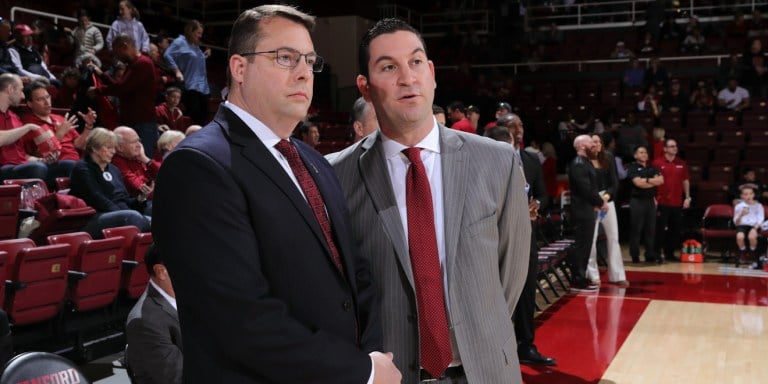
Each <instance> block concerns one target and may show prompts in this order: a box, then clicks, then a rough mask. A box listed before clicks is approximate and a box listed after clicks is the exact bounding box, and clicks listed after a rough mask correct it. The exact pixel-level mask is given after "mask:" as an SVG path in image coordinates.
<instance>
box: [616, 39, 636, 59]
mask: <svg viewBox="0 0 768 384" xmlns="http://www.w3.org/2000/svg"><path fill="white" fill-rule="evenodd" d="M633 57H635V53H634V52H632V51H631V50H630V49H629V48H627V46H626V44H624V41H622V40H619V41H617V42H616V46H615V47H614V48H613V51H612V52H611V59H631V58H633Z"/></svg>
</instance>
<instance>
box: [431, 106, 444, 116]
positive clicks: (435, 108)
mask: <svg viewBox="0 0 768 384" xmlns="http://www.w3.org/2000/svg"><path fill="white" fill-rule="evenodd" d="M438 113H442V114H443V115H445V110H444V109H443V107H441V106H439V105H437V104H432V114H433V115H437V114H438Z"/></svg>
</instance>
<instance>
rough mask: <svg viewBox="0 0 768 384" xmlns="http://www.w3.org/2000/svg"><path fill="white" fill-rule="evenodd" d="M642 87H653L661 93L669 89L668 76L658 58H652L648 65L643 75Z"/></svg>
mask: <svg viewBox="0 0 768 384" xmlns="http://www.w3.org/2000/svg"><path fill="white" fill-rule="evenodd" d="M643 85H645V86H646V87H648V86H651V85H655V86H656V89H657V90H659V91H662V92H666V90H667V88H669V74H668V73H667V69H666V68H664V67H662V66H661V60H659V58H658V57H654V58H652V59H651V61H650V62H649V63H648V69H646V70H645V74H644V75H643Z"/></svg>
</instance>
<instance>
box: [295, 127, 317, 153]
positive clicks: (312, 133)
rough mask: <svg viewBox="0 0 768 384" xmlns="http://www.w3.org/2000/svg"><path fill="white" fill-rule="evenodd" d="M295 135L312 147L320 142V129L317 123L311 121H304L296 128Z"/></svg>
mask: <svg viewBox="0 0 768 384" xmlns="http://www.w3.org/2000/svg"><path fill="white" fill-rule="evenodd" d="M296 137H298V138H299V139H301V141H303V142H304V143H306V144H307V145H309V146H310V147H312V148H316V147H317V144H319V143H320V130H319V129H318V128H317V124H315V123H313V122H311V121H305V122H302V123H301V124H299V126H298V127H297V128H296Z"/></svg>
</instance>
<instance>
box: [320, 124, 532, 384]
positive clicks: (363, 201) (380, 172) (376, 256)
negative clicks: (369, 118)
mask: <svg viewBox="0 0 768 384" xmlns="http://www.w3.org/2000/svg"><path fill="white" fill-rule="evenodd" d="M440 147H441V159H442V170H443V171H442V172H443V196H444V197H443V199H444V207H445V241H446V244H445V251H446V260H447V273H448V299H447V300H448V305H449V308H450V318H449V322H450V325H451V327H452V329H453V333H454V335H455V337H456V342H457V346H458V349H459V355H460V357H461V360H462V364H463V366H464V371H465V372H466V375H467V379H468V380H469V382H470V383H480V384H482V383H488V384H498V383H505V384H509V383H520V382H522V380H521V377H520V366H519V362H518V359H517V342H516V340H515V334H514V329H513V326H512V320H511V317H512V312H513V310H514V308H515V305H516V303H517V300H518V298H519V297H520V292H521V291H522V288H523V284H524V283H525V279H526V275H527V268H528V258H529V257H528V249H529V248H528V247H529V244H530V239H531V233H530V231H531V224H530V221H529V219H528V204H527V198H526V195H525V187H524V181H523V177H522V171H521V170H522V168H521V163H520V159H519V157H518V156H517V155H516V154H515V153H514V151H513V149H512V147H511V146H510V145H508V144H501V143H497V142H494V141H492V140H489V139H486V138H483V137H479V136H476V135H471V134H466V133H463V132H457V131H454V130H450V129H447V128H445V127H440ZM332 165H333V166H334V168H335V169H336V173H337V175H338V177H339V180H340V181H341V184H342V189H343V190H344V194H345V195H346V198H347V203H348V206H349V209H350V211H351V224H352V225H351V226H350V227H351V228H352V231H353V236H354V238H355V240H356V242H357V243H358V244H359V246H360V249H361V251H362V254H363V255H366V256H368V257H370V259H371V270H372V272H373V280H374V283H375V284H376V286H377V288H378V294H379V296H380V297H381V302H382V306H383V307H382V309H383V310H382V323H383V330H384V351H391V352H393V353H394V356H395V364H396V365H397V367H398V368H399V369H400V371H401V372H402V373H403V383H418V381H419V380H418V377H419V376H418V375H419V342H418V340H419V334H418V320H417V319H418V317H417V316H418V313H417V306H416V293H415V288H414V283H413V273H412V270H411V259H410V256H409V253H408V244H407V241H406V237H405V234H404V231H403V224H402V222H401V219H400V215H399V213H398V208H397V203H396V201H395V197H394V192H393V189H392V185H391V182H390V179H389V173H388V169H387V165H386V160H385V158H384V154H383V150H382V145H381V137H380V134H379V133H378V132H376V133H374V134H372V135H370V136H368V137H367V138H365V139H363V140H362V141H360V142H359V143H356V144H354V145H352V146H351V147H349V148H347V149H345V150H343V151H342V152H341V153H339V154H338V156H336V157H335V158H334V159H332Z"/></svg>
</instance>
